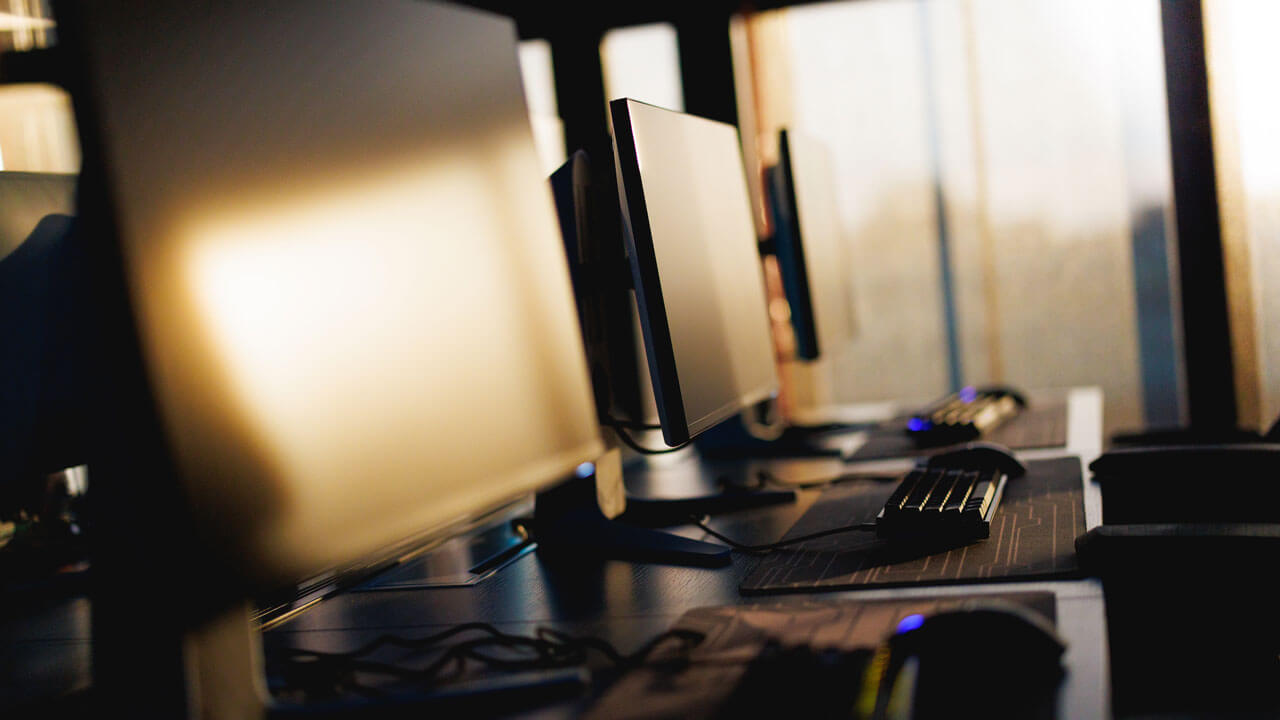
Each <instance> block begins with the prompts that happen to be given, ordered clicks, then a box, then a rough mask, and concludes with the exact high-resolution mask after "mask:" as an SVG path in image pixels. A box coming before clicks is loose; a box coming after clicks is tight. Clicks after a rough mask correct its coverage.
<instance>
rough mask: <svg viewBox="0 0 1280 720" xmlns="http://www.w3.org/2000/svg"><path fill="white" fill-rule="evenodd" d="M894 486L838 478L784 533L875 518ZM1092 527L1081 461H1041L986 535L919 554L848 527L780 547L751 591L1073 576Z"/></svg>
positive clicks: (1018, 483)
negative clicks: (1080, 543)
mask: <svg viewBox="0 0 1280 720" xmlns="http://www.w3.org/2000/svg"><path fill="white" fill-rule="evenodd" d="M894 487H895V485H894V484H893V483H876V482H870V481H869V482H865V483H860V482H851V483H846V484H841V485H834V486H832V487H830V488H827V489H826V490H824V491H823V493H822V496H821V497H819V498H818V500H817V501H816V502H815V503H814V504H813V506H812V507H810V508H809V510H808V511H807V512H805V514H804V515H803V516H802V517H801V518H800V519H799V520H798V521H796V524H795V525H794V526H793V527H792V528H791V530H790V531H788V532H787V534H786V535H785V536H784V538H785V537H794V536H797V535H807V534H809V533H814V532H819V531H821V530H825V529H827V528H834V527H840V526H843V525H854V524H858V523H864V522H871V521H873V520H874V519H875V516H876V515H877V514H878V513H879V512H880V508H882V507H883V506H884V503H885V501H886V500H888V498H889V495H890V494H891V493H892V492H893V489H894ZM1084 531H1085V528H1084V489H1083V487H1082V477H1081V470H1080V461H1079V459H1077V458H1073V457H1070V458H1056V459H1052V460H1036V461H1031V462H1029V463H1027V474H1026V475H1024V476H1022V477H1020V478H1014V479H1011V480H1009V482H1008V484H1007V485H1006V487H1005V491H1004V497H1003V499H1002V500H1001V502H1000V507H999V509H998V510H997V511H996V515H995V518H994V519H992V521H991V537H989V538H987V539H986V540H981V541H979V542H976V543H973V544H970V545H965V546H963V547H959V548H955V549H952V550H945V551H942V552H938V553H934V554H931V555H923V556H922V555H921V554H920V553H919V552H918V551H911V550H909V549H905V548H902V546H894V545H892V544H890V543H888V542H886V541H884V540H880V539H879V538H877V537H876V536H875V533H874V532H850V533H843V534H840V535H832V536H828V537H824V538H818V539H816V540H810V541H808V542H805V543H801V544H800V545H798V546H796V547H795V548H794V549H781V550H775V551H773V552H771V553H769V554H768V555H765V556H764V557H763V558H761V560H760V563H759V564H758V565H757V566H756V567H755V569H753V570H752V571H751V573H750V574H748V575H747V577H746V579H745V580H743V581H742V584H741V585H740V587H739V589H740V590H741V591H742V592H743V593H747V594H750V593H771V592H805V591H815V590H844V589H853V588H865V587H883V586H892V585H918V584H931V585H932V584H939V583H947V582H971V581H978V580H982V581H989V580H1005V579H1020V580H1022V579H1032V578H1049V577H1073V576H1078V575H1079V574H1080V565H1079V563H1078V561H1077V559H1076V553H1075V546H1074V543H1075V539H1076V537H1078V536H1079V535H1082V534H1083V533H1084Z"/></svg>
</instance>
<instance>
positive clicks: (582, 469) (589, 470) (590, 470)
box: [573, 462, 596, 480]
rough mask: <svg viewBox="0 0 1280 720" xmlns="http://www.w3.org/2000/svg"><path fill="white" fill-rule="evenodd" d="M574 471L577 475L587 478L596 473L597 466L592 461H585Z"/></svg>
mask: <svg viewBox="0 0 1280 720" xmlns="http://www.w3.org/2000/svg"><path fill="white" fill-rule="evenodd" d="M573 472H574V474H575V475H577V476H578V477H580V478H582V479H584V480H585V479H586V478H589V477H591V476H592V475H594V474H595V473H596V466H595V465H594V464H592V463H589V462H584V463H582V464H581V465H579V466H578V468H577V469H576V470H574V471H573Z"/></svg>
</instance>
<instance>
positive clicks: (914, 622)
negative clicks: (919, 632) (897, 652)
mask: <svg viewBox="0 0 1280 720" xmlns="http://www.w3.org/2000/svg"><path fill="white" fill-rule="evenodd" d="M923 624H924V616H923V615H921V614H919V613H916V614H915V615H908V616H906V617H904V618H902V619H901V620H899V621H898V632H900V633H904V632H911V631H912V630H915V629H916V628H918V627H920V626H921V625H923Z"/></svg>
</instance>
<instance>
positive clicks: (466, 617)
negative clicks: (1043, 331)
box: [265, 389, 1110, 718]
mask: <svg viewBox="0 0 1280 720" xmlns="http://www.w3.org/2000/svg"><path fill="white" fill-rule="evenodd" d="M1069 407H1070V409H1069V413H1070V417H1069V423H1070V425H1069V434H1068V445H1069V447H1068V448H1067V449H1065V450H1062V449H1060V450H1037V451H1034V452H1029V453H1025V455H1024V456H1025V457H1026V458H1029V459H1030V458H1033V457H1039V458H1047V457H1061V456H1062V455H1063V454H1065V453H1068V452H1069V453H1072V454H1078V455H1081V456H1083V458H1082V459H1083V461H1084V462H1086V463H1087V462H1089V461H1090V460H1092V458H1093V457H1095V456H1096V455H1097V454H1098V453H1099V452H1100V450H1101V444H1102V441H1101V418H1102V397H1101V393H1100V392H1099V391H1096V390H1094V389H1080V390H1072V391H1071V392H1070V405H1069ZM903 466H904V465H903V463H902V462H901V461H898V462H877V463H866V464H859V465H858V466H850V465H846V464H843V463H840V462H839V461H836V460H830V459H822V460H808V459H806V460H779V459H771V460H750V461H743V462H741V463H737V462H728V463H705V462H701V461H699V460H698V459H697V458H695V457H693V456H692V455H689V454H677V455H676V456H665V457H663V456H659V457H657V458H654V459H653V460H652V461H651V463H650V467H649V469H648V470H647V471H644V472H641V473H631V474H630V477H629V478H628V485H629V487H631V489H632V490H633V491H637V490H639V491H640V492H642V494H645V495H651V496H662V495H681V494H692V493H697V492H705V491H706V490H708V489H709V488H710V487H712V484H711V480H712V479H713V478H714V477H715V475H716V474H718V473H719V472H752V471H754V470H755V469H768V470H769V471H770V472H771V473H772V474H773V475H774V476H775V477H778V478H782V479H791V480H794V481H796V482H803V481H806V480H812V479H817V478H821V477H826V478H830V477H834V476H836V475H839V474H841V473H842V472H848V471H849V469H850V468H851V467H857V468H858V469H860V470H867V469H870V470H873V471H879V470H881V469H884V470H894V471H896V470H897V469H900V468H902V467H903ZM744 469H745V470H744ZM818 494H819V491H818V490H808V491H802V492H801V493H800V498H799V500H798V502H797V503H795V504H794V505H788V506H782V507H774V508H768V509H762V510H754V511H746V512H741V513H735V514H733V515H728V516H720V517H718V518H717V526H718V527H719V528H721V529H722V530H723V531H724V532H726V533H727V534H730V535H731V536H733V537H736V538H740V539H741V540H742V541H743V542H749V543H755V542H767V541H771V540H775V539H777V538H779V537H781V535H782V534H783V533H785V532H786V530H787V529H788V528H789V527H790V526H791V524H792V523H794V522H795V520H796V519H797V518H798V517H799V516H800V515H801V514H803V512H804V510H805V509H807V508H808V507H809V505H810V504H811V503H812V502H813V501H814V499H816V497H817V495H818ZM1086 498H1087V501H1086V504H1087V506H1086V523H1087V526H1088V527H1094V526H1095V525H1096V524H1097V523H1099V522H1100V521H1101V506H1100V503H1099V501H1098V498H1097V495H1096V489H1095V488H1093V487H1092V483H1086ZM676 532H679V533H680V534H682V535H686V536H688V537H693V538H697V539H706V540H708V541H711V542H715V541H714V540H713V539H711V538H707V537H705V536H704V534H703V533H702V531H700V530H698V529H696V528H680V529H676ZM756 562H757V560H756V558H754V557H752V556H748V555H742V554H738V553H735V555H734V557H733V562H732V564H731V565H730V566H729V567H726V568H719V569H700V568H683V567H673V566H661V565H640V564H633V563H627V562H620V561H604V562H597V563H590V562H587V563H581V564H564V565H562V564H560V563H556V562H548V560H547V559H546V558H543V557H540V556H539V555H538V554H537V553H533V554H529V555H526V556H524V557H521V558H519V559H518V560H516V561H515V562H513V563H512V564H510V565H508V566H507V567H505V568H503V569H502V570H501V571H500V572H499V573H497V574H496V575H494V576H493V577H491V578H489V579H487V580H485V581H483V582H481V583H480V584H478V585H475V586H472V587H465V588H433V589H421V590H378V591H372V592H347V593H344V594H341V595H338V596H336V597H333V598H330V599H328V600H325V601H324V602H322V603H320V604H319V605H318V606H316V607H314V608H312V609H310V610H308V611H307V612H305V613H302V614H301V615H299V616H297V617H296V618H294V619H292V620H290V621H289V622H286V623H284V624H282V625H280V626H279V627H277V628H275V629H273V630H271V631H269V632H268V633H266V638H265V639H266V644H267V647H268V649H275V648H279V647H282V646H285V647H287V646H293V647H301V648H306V649H309V650H318V651H331V652H336V651H343V650H350V649H353V648H355V647H358V646H359V645H361V644H363V643H364V642H367V641H369V640H371V639H373V638H374V637H376V636H377V635H379V634H382V633H386V632H391V633H395V634H397V635H402V636H408V637H420V636H426V635H430V634H432V633H434V632H439V631H440V630H443V629H446V628H448V627H450V626H452V625H456V624H458V623H463V622H470V621H478V620H482V621H485V622H489V623H492V624H494V625H496V626H498V627H499V628H500V629H503V630H505V631H508V632H513V633H522V634H529V633H532V632H533V631H534V630H535V629H536V628H537V627H538V626H549V627H554V628H557V629H560V630H564V631H567V632H573V633H580V634H590V635H595V636H599V637H603V638H605V639H607V640H609V641H610V642H612V643H614V644H615V645H616V646H617V647H618V648H619V649H620V650H622V651H624V652H628V651H631V650H634V649H636V648H638V647H639V646H641V645H642V644H643V643H644V641H645V640H647V639H648V638H650V637H652V636H654V635H657V634H658V633H661V632H662V631H664V630H666V629H667V628H668V627H670V626H671V625H672V624H673V623H674V622H675V621H676V620H677V619H678V618H679V617H680V615H682V614H683V613H684V612H685V611H687V610H690V609H692V608H695V607H702V606H708V605H731V604H745V603H750V602H760V601H761V600H762V598H760V597H751V598H744V597H743V596H741V595H740V594H739V592H738V584H739V582H741V580H742V579H743V578H744V577H745V575H746V573H747V572H749V571H750V569H751V568H752V567H753V566H754V564H755V563H756ZM1025 590H1050V591H1052V592H1054V594H1055V595H1056V597H1057V604H1058V626H1059V631H1060V632H1061V634H1062V635H1063V636H1064V638H1066V639H1067V641H1068V642H1069V648H1068V651H1067V654H1066V657H1065V661H1064V662H1065V664H1066V666H1067V668H1068V669H1069V674H1068V676H1067V679H1066V681H1065V684H1064V685H1063V688H1062V692H1061V693H1060V696H1059V702H1060V708H1059V717H1060V718H1101V717H1107V716H1108V715H1109V714H1110V692H1109V684H1110V679H1109V668H1108V661H1107V658H1108V650H1107V633H1106V620H1105V612H1104V606H1103V598H1102V587H1101V584H1100V583H1099V582H1098V581H1096V580H1090V579H1086V580H1071V581H1048V582H1019V583H982V584H976V585H949V586H945V587H911V588H895V589H876V590H859V591H849V592H834V593H821V594H818V595H814V596H813V597H817V598H823V599H887V598H909V597H938V596H944V595H951V594H961V593H970V592H990V593H997V592H1012V591H1025Z"/></svg>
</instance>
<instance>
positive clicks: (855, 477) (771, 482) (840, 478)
mask: <svg viewBox="0 0 1280 720" xmlns="http://www.w3.org/2000/svg"><path fill="white" fill-rule="evenodd" d="M859 480H865V481H869V482H877V483H881V482H897V481H899V480H902V474H901V473H899V474H897V475H871V474H865V475H864V474H861V473H847V474H845V475H837V476H835V477H833V478H830V479H827V480H810V481H808V482H788V481H786V480H782V479H781V478H779V477H778V476H777V475H774V474H773V473H771V472H769V471H768V470H756V472H755V482H751V483H743V484H735V483H733V482H731V481H729V480H727V479H724V478H721V479H720V484H721V485H722V486H725V487H740V488H742V489H744V490H763V489H765V488H766V487H775V488H780V489H783V490H814V489H819V488H826V487H831V486H832V485H839V484H841V483H847V482H857V481H859Z"/></svg>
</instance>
